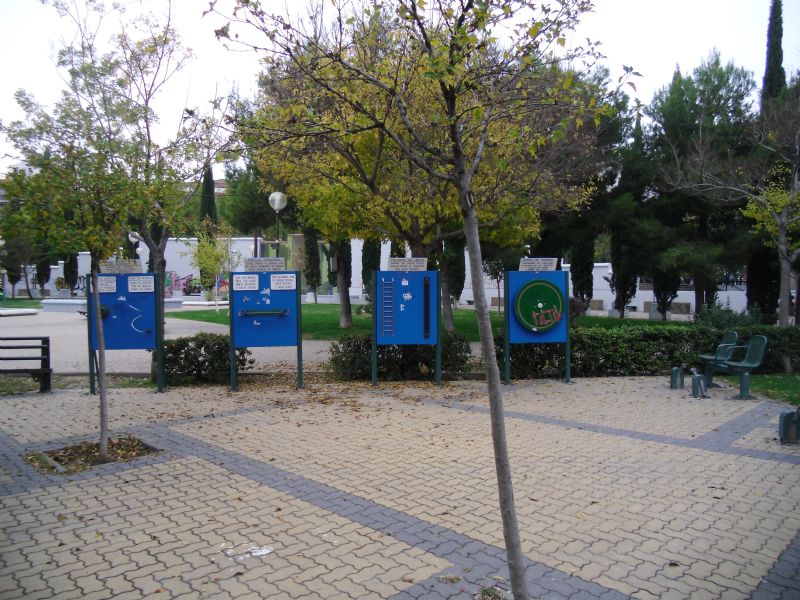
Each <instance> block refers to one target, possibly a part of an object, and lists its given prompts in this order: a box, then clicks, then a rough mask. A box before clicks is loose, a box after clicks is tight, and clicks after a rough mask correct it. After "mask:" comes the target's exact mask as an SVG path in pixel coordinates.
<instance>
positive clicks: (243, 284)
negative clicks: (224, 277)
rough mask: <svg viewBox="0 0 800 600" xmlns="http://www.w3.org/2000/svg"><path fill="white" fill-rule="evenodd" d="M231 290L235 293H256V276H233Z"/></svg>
mask: <svg viewBox="0 0 800 600" xmlns="http://www.w3.org/2000/svg"><path fill="white" fill-rule="evenodd" d="M233 289H234V291H237V292H257V291H258V275H242V274H237V273H234V274H233Z"/></svg>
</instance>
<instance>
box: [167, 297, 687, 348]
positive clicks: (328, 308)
mask: <svg viewBox="0 0 800 600" xmlns="http://www.w3.org/2000/svg"><path fill="white" fill-rule="evenodd" d="M357 309H358V306H356V305H354V306H353V326H352V327H351V328H350V329H341V328H340V327H339V305H338V304H303V305H302V311H303V339H306V340H338V339H339V338H341V337H342V336H344V335H351V334H355V333H369V332H370V330H371V329H370V328H371V327H372V321H371V319H370V315H369V313H365V312H362V313H361V314H358V312H357ZM490 314H491V318H492V329H493V330H494V331H495V332H496V331H498V330H499V329H502V327H503V316H502V315H501V314H498V313H497V310H496V309H493V310H492V311H491V313H490ZM167 316H168V317H172V318H175V319H189V320H193V321H205V322H206V323H217V324H219V325H227V324H228V311H227V309H222V310H220V311H219V312H217V311H216V310H214V309H204V310H182V311H172V312H168V313H167ZM453 321H455V325H456V329H457V330H458V331H460V332H461V333H463V334H464V336H465V337H466V338H467V340H468V341H470V342H478V341H480V338H479V337H478V323H477V321H476V319H475V311H474V310H472V309H468V308H457V309H455V310H454V311H453ZM576 321H577V322H576V323H575V325H576V326H578V327H603V328H615V327H681V326H683V327H685V326H686V325H687V323H683V322H676V321H667V322H662V321H650V320H647V319H611V318H607V317H579V318H578V319H576Z"/></svg>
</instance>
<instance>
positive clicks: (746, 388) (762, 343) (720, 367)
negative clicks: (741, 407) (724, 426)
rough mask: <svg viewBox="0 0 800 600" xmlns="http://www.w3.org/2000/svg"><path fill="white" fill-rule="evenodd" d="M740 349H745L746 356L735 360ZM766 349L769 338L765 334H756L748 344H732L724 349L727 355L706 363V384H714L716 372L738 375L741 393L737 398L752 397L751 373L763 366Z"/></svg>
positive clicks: (708, 385)
mask: <svg viewBox="0 0 800 600" xmlns="http://www.w3.org/2000/svg"><path fill="white" fill-rule="evenodd" d="M740 350H744V351H745V355H744V358H743V359H742V360H733V358H734V355H735V354H736V353H737V351H740ZM766 350H767V338H766V337H765V336H763V335H754V336H753V337H752V338H750V342H749V343H748V344H747V346H730V347H728V348H726V349H724V350H723V352H722V354H727V356H725V357H724V358H720V359H715V360H712V361H709V362H707V363H706V369H705V373H704V375H705V378H706V386H707V387H709V388H710V387H711V386H712V385H713V383H714V373H725V374H728V375H738V376H739V395H738V396H737V398H741V399H743V400H747V399H750V398H752V397H753V396H751V395H750V373H751V371H753V370H755V369H757V368H758V367H760V366H761V361H762V360H763V359H764V352H766Z"/></svg>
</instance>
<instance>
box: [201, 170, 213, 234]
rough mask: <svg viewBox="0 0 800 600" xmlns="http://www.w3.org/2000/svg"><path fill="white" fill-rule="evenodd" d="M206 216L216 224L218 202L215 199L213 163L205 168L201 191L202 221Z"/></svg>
mask: <svg viewBox="0 0 800 600" xmlns="http://www.w3.org/2000/svg"><path fill="white" fill-rule="evenodd" d="M206 218H208V219H209V220H210V221H211V222H212V223H214V224H215V225H216V223H217V203H216V201H215V199H214V175H213V174H212V173H211V164H206V166H205V168H204V169H203V185H202V188H201V191H200V222H201V223H202V222H203V221H205V220H206Z"/></svg>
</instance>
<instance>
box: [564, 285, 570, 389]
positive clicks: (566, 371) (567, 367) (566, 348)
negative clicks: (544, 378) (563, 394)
mask: <svg viewBox="0 0 800 600" xmlns="http://www.w3.org/2000/svg"><path fill="white" fill-rule="evenodd" d="M564 291H565V292H566V293H565V294H564V307H565V308H566V310H565V313H566V314H565V315H564V318H565V319H566V321H567V325H566V330H567V341H566V342H565V343H564V383H570V382H571V370H572V346H571V345H570V342H569V273H567V271H564Z"/></svg>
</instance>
